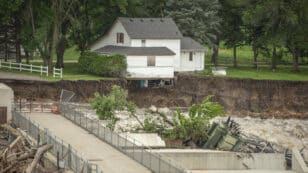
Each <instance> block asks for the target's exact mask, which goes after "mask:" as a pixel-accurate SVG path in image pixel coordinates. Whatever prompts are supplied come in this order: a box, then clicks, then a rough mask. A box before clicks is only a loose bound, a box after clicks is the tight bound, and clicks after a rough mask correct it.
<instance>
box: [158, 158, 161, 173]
mask: <svg viewBox="0 0 308 173" xmlns="http://www.w3.org/2000/svg"><path fill="white" fill-rule="evenodd" d="M160 159H161V158H160V155H158V172H159V173H160Z"/></svg>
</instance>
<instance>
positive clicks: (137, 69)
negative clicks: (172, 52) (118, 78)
mask: <svg viewBox="0 0 308 173" xmlns="http://www.w3.org/2000/svg"><path fill="white" fill-rule="evenodd" d="M173 59H174V56H156V60H155V66H149V67H148V66H147V56H127V72H128V73H129V75H128V76H127V78H135V79H158V78H168V79H170V78H173V77H174V67H173Z"/></svg>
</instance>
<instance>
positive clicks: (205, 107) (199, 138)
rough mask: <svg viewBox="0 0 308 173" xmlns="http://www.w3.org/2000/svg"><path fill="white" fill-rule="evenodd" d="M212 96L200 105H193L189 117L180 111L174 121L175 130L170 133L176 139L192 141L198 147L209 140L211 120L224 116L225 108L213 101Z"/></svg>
mask: <svg viewBox="0 0 308 173" xmlns="http://www.w3.org/2000/svg"><path fill="white" fill-rule="evenodd" d="M211 98H212V96H208V97H206V98H205V99H204V100H203V101H202V102H201V104H200V105H192V106H191V107H190V109H189V113H188V117H187V116H185V115H184V114H183V113H182V112H181V111H180V110H178V111H177V112H176V116H175V118H174V119H173V123H174V128H173V129H172V130H171V132H170V133H169V134H170V135H171V136H172V137H173V138H176V139H183V140H186V139H191V140H192V141H194V142H195V143H196V144H198V145H202V143H203V142H204V141H206V140H207V132H208V129H209V127H210V120H211V119H212V118H214V117H216V116H221V115H224V114H225V112H224V109H223V107H222V106H221V105H220V104H219V103H217V102H212V101H211Z"/></svg>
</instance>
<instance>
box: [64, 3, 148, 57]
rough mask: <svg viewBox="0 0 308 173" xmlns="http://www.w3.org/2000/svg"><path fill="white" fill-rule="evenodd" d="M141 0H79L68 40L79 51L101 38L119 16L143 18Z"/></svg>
mask: <svg viewBox="0 0 308 173" xmlns="http://www.w3.org/2000/svg"><path fill="white" fill-rule="evenodd" d="M142 2H143V1H142V0H120V1H118V0H111V1H85V0H80V2H79V5H78V8H77V9H76V13H75V16H74V20H73V22H72V32H71V35H70V39H71V40H72V41H73V42H74V43H75V44H77V45H78V49H79V50H80V51H85V50H87V49H88V48H89V47H90V45H91V44H92V43H93V42H95V41H96V40H97V39H99V38H100V37H101V36H103V35H104V34H105V33H106V32H107V31H108V29H109V28H110V27H111V25H112V24H113V22H114V21H115V20H116V18H117V17H119V16H132V17H138V16H144V15H145V10H144V9H143V8H141V7H142V6H141V5H142Z"/></svg>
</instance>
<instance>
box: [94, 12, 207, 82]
mask: <svg viewBox="0 0 308 173" xmlns="http://www.w3.org/2000/svg"><path fill="white" fill-rule="evenodd" d="M90 49H91V51H95V52H97V53H100V54H124V55H125V56H126V58H127V65H128V68H127V72H128V73H127V74H128V75H127V78H128V79H134V80H145V83H147V81H148V80H165V81H167V80H170V79H171V80H172V79H173V78H174V72H185V71H196V70H203V69H204V51H205V50H204V47H203V46H202V45H200V44H199V43H198V42H196V41H195V40H193V39H192V38H189V37H183V36H182V34H181V32H180V30H179V29H178V27H177V26H176V24H175V22H174V21H173V20H172V19H171V18H124V17H119V18H118V19H117V20H116V21H115V22H114V23H113V25H112V27H111V28H110V30H109V31H108V33H107V34H105V35H104V36H103V37H102V38H101V39H99V40H98V41H97V42H95V43H94V44H93V45H92V46H91V47H90ZM145 85H146V84H145Z"/></svg>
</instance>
